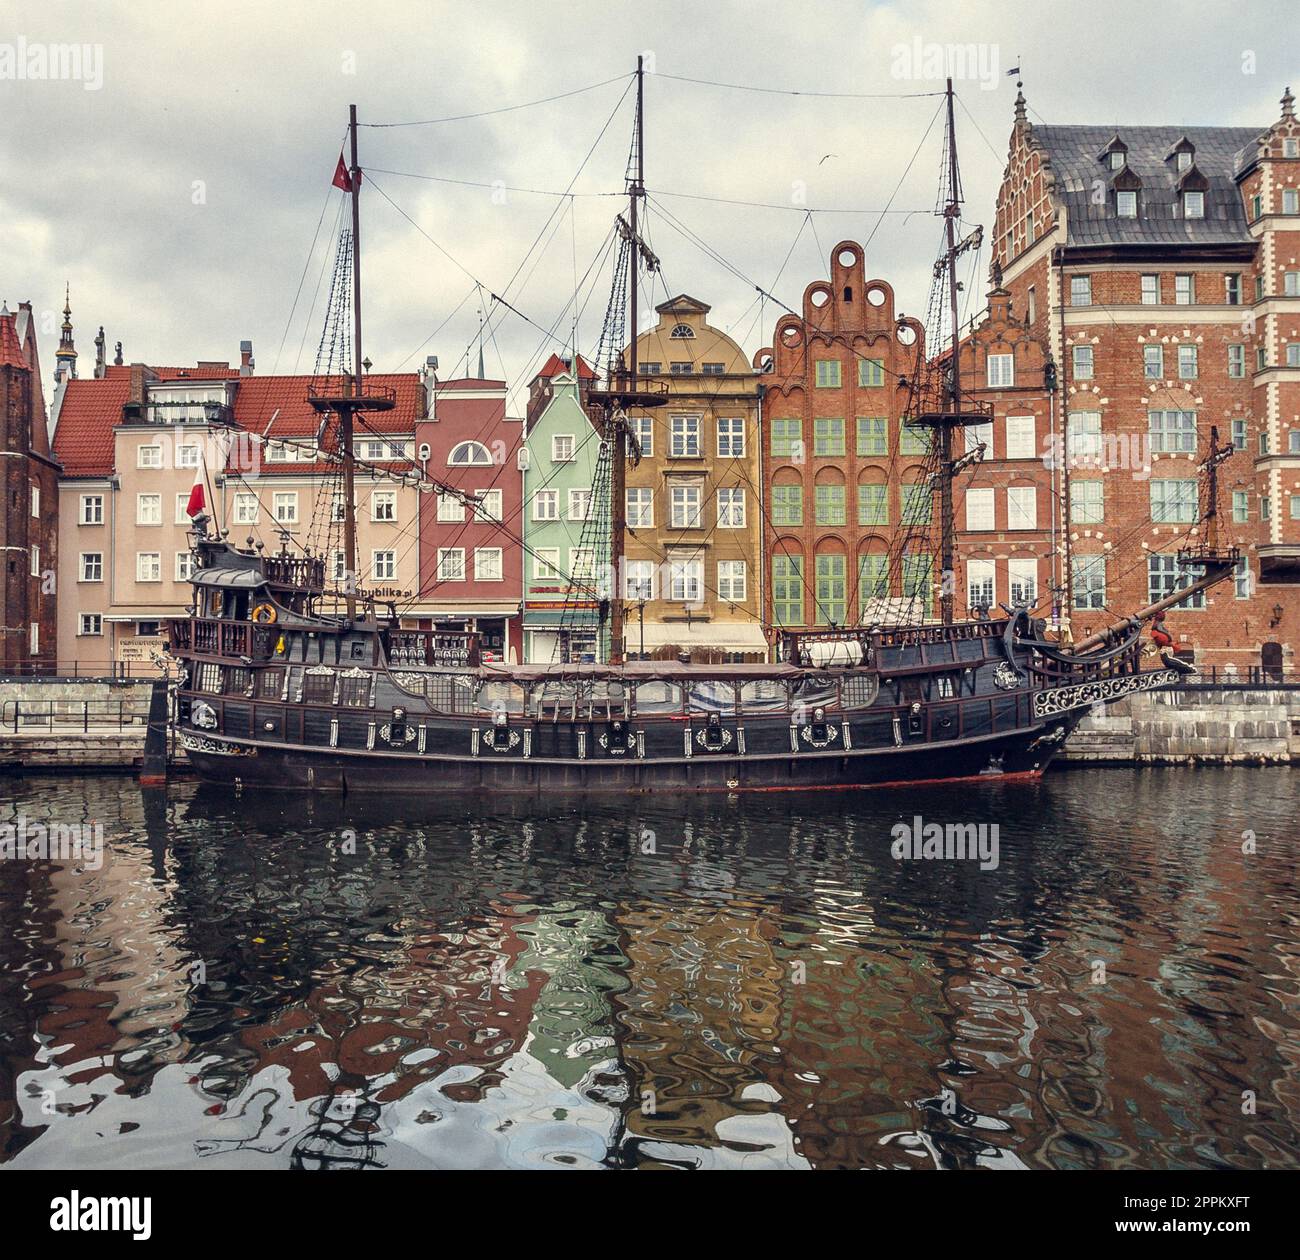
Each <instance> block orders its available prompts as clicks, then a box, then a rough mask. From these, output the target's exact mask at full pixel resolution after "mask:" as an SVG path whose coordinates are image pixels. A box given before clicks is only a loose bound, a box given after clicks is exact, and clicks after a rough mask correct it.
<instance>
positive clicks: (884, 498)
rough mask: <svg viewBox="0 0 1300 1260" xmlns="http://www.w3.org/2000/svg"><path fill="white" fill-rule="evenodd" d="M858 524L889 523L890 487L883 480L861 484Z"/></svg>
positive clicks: (859, 489) (859, 487) (859, 488)
mask: <svg viewBox="0 0 1300 1260" xmlns="http://www.w3.org/2000/svg"><path fill="white" fill-rule="evenodd" d="M858 524H859V525H888V524H889V487H888V486H886V485H885V483H884V482H883V481H881V482H862V483H860V484H859V486H858Z"/></svg>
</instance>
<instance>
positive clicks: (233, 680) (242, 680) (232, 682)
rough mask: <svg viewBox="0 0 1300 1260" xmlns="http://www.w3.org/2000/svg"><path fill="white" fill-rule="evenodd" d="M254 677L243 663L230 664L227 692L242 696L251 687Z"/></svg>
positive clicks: (227, 672) (227, 676) (227, 669)
mask: <svg viewBox="0 0 1300 1260" xmlns="http://www.w3.org/2000/svg"><path fill="white" fill-rule="evenodd" d="M251 679H252V674H251V672H250V671H249V670H248V669H246V668H245V667H244V666H243V665H229V666H227V667H226V694H227V695H231V696H242V695H244V694H245V693H246V692H247V691H248V688H249V685H250V682H251Z"/></svg>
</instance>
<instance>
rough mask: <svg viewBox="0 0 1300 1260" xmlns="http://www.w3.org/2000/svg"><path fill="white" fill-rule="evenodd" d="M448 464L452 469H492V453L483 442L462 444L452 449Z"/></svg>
mask: <svg viewBox="0 0 1300 1260" xmlns="http://www.w3.org/2000/svg"><path fill="white" fill-rule="evenodd" d="M447 464H448V466H449V467H452V468H464V467H485V466H486V467H491V465H492V452H491V451H489V450H488V448H487V447H486V446H484V445H483V443H482V442H460V443H458V444H457V445H456V446H453V447H452V448H451V454H450V455H449V456H448V457H447Z"/></svg>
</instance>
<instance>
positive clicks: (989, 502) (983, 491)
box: [966, 487, 994, 533]
mask: <svg viewBox="0 0 1300 1260" xmlns="http://www.w3.org/2000/svg"><path fill="white" fill-rule="evenodd" d="M966 528H967V530H968V531H970V532H972V533H974V532H977V531H983V530H989V529H993V528H994V519H993V491H992V490H991V489H989V488H987V487H981V488H978V489H971V490H967V491H966Z"/></svg>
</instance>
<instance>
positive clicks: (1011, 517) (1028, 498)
mask: <svg viewBox="0 0 1300 1260" xmlns="http://www.w3.org/2000/svg"><path fill="white" fill-rule="evenodd" d="M1007 528H1008V529H1037V528H1038V492H1037V491H1036V490H1035V489H1034V487H1033V486H1008V487H1007Z"/></svg>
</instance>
